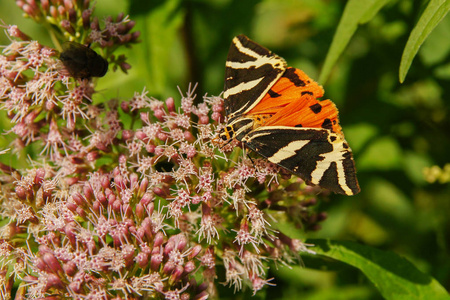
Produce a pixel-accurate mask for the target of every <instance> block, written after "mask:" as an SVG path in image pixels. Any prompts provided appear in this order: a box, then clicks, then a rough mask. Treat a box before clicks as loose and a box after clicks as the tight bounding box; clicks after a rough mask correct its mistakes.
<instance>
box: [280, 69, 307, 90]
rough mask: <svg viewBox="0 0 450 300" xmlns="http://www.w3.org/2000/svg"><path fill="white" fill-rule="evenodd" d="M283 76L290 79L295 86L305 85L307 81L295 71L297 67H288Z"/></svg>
mask: <svg viewBox="0 0 450 300" xmlns="http://www.w3.org/2000/svg"><path fill="white" fill-rule="evenodd" d="M283 77H286V78H287V79H289V80H290V81H291V82H292V83H293V84H294V85H295V86H305V85H306V84H305V82H304V81H303V80H301V79H300V77H298V75H297V74H296V73H295V68H287V69H286V71H285V72H284V74H283Z"/></svg>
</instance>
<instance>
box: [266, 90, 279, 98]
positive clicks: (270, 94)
mask: <svg viewBox="0 0 450 300" xmlns="http://www.w3.org/2000/svg"><path fill="white" fill-rule="evenodd" d="M268 94H269V96H270V97H271V98H278V97H281V94H278V93H277V92H274V91H273V90H269V92H268Z"/></svg>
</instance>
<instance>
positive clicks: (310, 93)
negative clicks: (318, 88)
mask: <svg viewBox="0 0 450 300" xmlns="http://www.w3.org/2000/svg"><path fill="white" fill-rule="evenodd" d="M300 94H301V95H302V96H304V95H311V96H314V94H313V93H312V92H309V91H303V92H301V93H300Z"/></svg>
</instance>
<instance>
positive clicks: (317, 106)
mask: <svg viewBox="0 0 450 300" xmlns="http://www.w3.org/2000/svg"><path fill="white" fill-rule="evenodd" d="M309 108H310V109H311V110H312V112H313V113H315V114H318V113H320V112H321V111H322V105H320V103H316V104H313V105H311V106H310V107H309Z"/></svg>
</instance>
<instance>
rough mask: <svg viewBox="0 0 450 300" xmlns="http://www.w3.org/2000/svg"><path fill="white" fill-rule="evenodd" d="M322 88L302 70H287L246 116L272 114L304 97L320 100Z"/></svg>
mask: <svg viewBox="0 0 450 300" xmlns="http://www.w3.org/2000/svg"><path fill="white" fill-rule="evenodd" d="M323 93H324V91H323V88H322V86H320V85H319V84H317V82H315V81H314V80H312V79H311V78H309V77H308V75H306V74H305V73H304V72H303V71H302V70H299V69H295V68H291V67H289V68H287V69H286V71H285V72H284V73H283V75H282V76H281V78H280V79H279V80H278V81H277V82H276V83H275V85H273V86H272V88H271V89H270V90H269V91H268V93H267V94H266V95H264V97H263V98H262V99H261V101H260V102H259V103H258V104H257V105H256V106H255V107H254V108H252V110H251V111H249V112H248V114H253V113H255V114H257V113H269V114H273V113H275V112H277V111H279V110H280V109H281V108H283V107H286V106H287V105H289V104H291V103H293V102H298V101H301V100H302V97H303V96H304V95H311V97H312V98H314V99H316V98H321V97H322V96H323Z"/></svg>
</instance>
